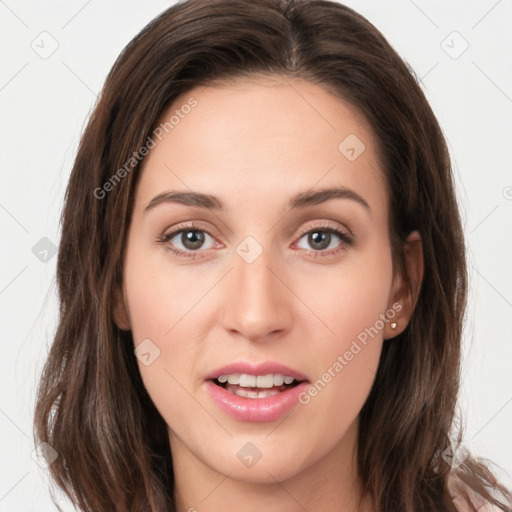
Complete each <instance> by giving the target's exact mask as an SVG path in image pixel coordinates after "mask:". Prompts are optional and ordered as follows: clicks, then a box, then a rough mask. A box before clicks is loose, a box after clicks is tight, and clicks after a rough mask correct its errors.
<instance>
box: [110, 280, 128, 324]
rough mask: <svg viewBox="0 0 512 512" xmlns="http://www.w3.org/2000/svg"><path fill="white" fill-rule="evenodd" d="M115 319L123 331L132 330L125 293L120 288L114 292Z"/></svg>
mask: <svg viewBox="0 0 512 512" xmlns="http://www.w3.org/2000/svg"><path fill="white" fill-rule="evenodd" d="M112 313H113V318H114V322H115V324H116V325H117V327H119V329H121V330H123V331H129V330H131V322H130V317H129V315H128V308H127V306H126V301H125V298H124V294H123V291H122V290H121V289H119V288H117V289H115V290H114V291H113V312H112Z"/></svg>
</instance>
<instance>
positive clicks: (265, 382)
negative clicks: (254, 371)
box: [256, 373, 274, 388]
mask: <svg viewBox="0 0 512 512" xmlns="http://www.w3.org/2000/svg"><path fill="white" fill-rule="evenodd" d="M273 385H274V376H273V375H272V374H271V373H269V374H268V375H260V376H259V377H258V378H257V380H256V386H258V387H259V388H271V387H272V386H273Z"/></svg>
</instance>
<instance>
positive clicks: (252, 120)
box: [139, 76, 387, 215]
mask: <svg viewBox="0 0 512 512" xmlns="http://www.w3.org/2000/svg"><path fill="white" fill-rule="evenodd" d="M190 105H194V106H193V107H190ZM159 128H160V130H159V132H158V133H159V138H155V137H153V138H154V141H155V142H156V145H155V146H154V147H153V148H152V149H151V151H150V152H149V154H148V156H147V157H146V159H145V161H144V163H143V167H142V176H141V183H140V184H139V191H140V195H141V196H143V197H142V198H141V199H143V200H145V201H146V202H147V201H149V200H150V199H151V197H152V196H153V195H154V194H156V193H159V192H162V191H163V190H164V189H169V190H171V189H172V190H176V189H180V190H186V189H193V190H195V191H200V192H205V193H209V194H212V195H215V196H218V197H225V198H229V199H228V200H227V201H226V202H228V203H230V204H231V205H235V204H245V205H247V203H248V202H251V201H253V202H256V203H258V206H261V202H260V201H261V200H262V199H263V198H266V199H269V196H272V198H274V197H282V199H283V201H284V200H285V199H286V198H288V197H290V196H293V195H295V194H296V193H298V192H301V191H304V190H307V189H314V188H324V187H329V186H339V185H341V186H345V187H348V188H351V189H353V190H355V191H357V192H358V193H360V194H361V195H363V196H364V197H365V198H366V199H367V200H368V202H371V203H372V210H377V211H378V212H379V215H380V214H383V213H385V210H386V202H387V201H386V192H385V190H386V189H387V187H386V182H385V178H384V176H383V173H382V171H381V169H380V168H379V165H378V163H377V157H376V148H375V144H374V140H373V135H372V133H371V130H370V129H369V127H368V126H367V124H366V121H365V119H364V118H363V117H362V116H361V115H360V114H359V113H358V111H357V110H356V109H355V108H353V107H352V106H351V105H350V104H348V103H346V102H344V101H343V100H341V99H340V98H338V97H335V96H333V95H332V94H331V93H329V92H328V91H327V90H326V89H324V88H323V87H322V86H320V85H315V84H311V83H309V82H306V81H303V80H300V79H293V80H292V79H289V78H286V79H285V78H282V77H269V76H265V77H252V78H242V79H237V80H235V81H230V82H225V83H216V84H214V85H211V86H199V87H195V88H193V89H191V90H190V91H188V92H186V93H183V94H181V95H180V96H178V97H177V98H176V99H175V100H174V101H173V103H172V105H171V106H170V107H169V108H167V109H166V110H165V112H164V113H163V114H162V116H161V118H160V120H159ZM160 139H161V140H160ZM267 206H270V204H267Z"/></svg>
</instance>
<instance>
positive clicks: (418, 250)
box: [384, 231, 424, 339]
mask: <svg viewBox="0 0 512 512" xmlns="http://www.w3.org/2000/svg"><path fill="white" fill-rule="evenodd" d="M404 253H405V260H406V265H407V270H408V273H409V276H410V286H408V284H407V282H406V280H405V279H404V277H403V276H401V275H397V276H396V278H395V281H394V283H393V289H392V293H391V301H390V304H389V307H393V305H394V304H400V309H399V312H398V308H394V309H395V310H396V311H397V315H396V316H395V317H394V318H393V320H392V321H390V322H388V323H387V324H386V327H385V328H384V339H390V338H394V337H395V336H397V335H398V334H400V333H401V332H403V331H404V330H405V328H406V327H407V324H408V323H409V320H410V319H411V316H412V313H413V311H414V308H415V306H416V302H417V300H418V296H419V292H420V289H421V283H422V281H423V268H424V262H423V245H422V241H421V236H420V234H419V232H418V231H412V232H411V233H410V234H409V236H408V237H407V240H406V242H405V245H404Z"/></svg>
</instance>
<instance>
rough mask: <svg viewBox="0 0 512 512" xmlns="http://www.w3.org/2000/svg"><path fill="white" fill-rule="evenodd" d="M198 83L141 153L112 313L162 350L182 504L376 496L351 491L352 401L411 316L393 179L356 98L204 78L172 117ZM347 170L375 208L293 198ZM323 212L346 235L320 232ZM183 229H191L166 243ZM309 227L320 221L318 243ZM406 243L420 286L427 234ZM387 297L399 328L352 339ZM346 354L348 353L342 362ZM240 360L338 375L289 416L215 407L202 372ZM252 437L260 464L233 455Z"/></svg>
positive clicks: (274, 510)
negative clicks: (215, 202)
mask: <svg viewBox="0 0 512 512" xmlns="http://www.w3.org/2000/svg"><path fill="white" fill-rule="evenodd" d="M190 97H193V98H195V100H197V106H196V107H195V108H194V109H193V110H192V111H191V112H190V113H189V114H188V115H186V116H184V118H183V119H180V121H179V124H177V125H176V126H174V128H173V129H172V130H171V131H169V133H168V134H165V136H164V137H163V138H162V141H161V142H158V144H157V145H156V146H155V147H154V148H153V149H151V151H150V153H149V155H148V157H147V158H146V159H145V162H144V166H143V170H142V176H141V177H140V183H139V186H138V189H137V193H136V200H135V206H134V212H133V218H132V221H131V224H130V229H129V236H128V243H127V247H126V257H125V266H124V283H123V290H122V294H121V293H119V294H118V303H117V307H116V314H115V318H116V322H117V324H118V325H119V327H121V328H123V329H131V330H132V333H133V339H134V344H135V346H138V345H139V344H140V343H141V342H142V341H143V340H145V339H147V338H149V339H150V340H151V341H152V343H154V345H155V346H156V347H158V349H159V350H160V354H159V356H158V357H156V359H154V361H153V362H152V363H151V364H150V365H148V366H146V365H144V364H142V363H141V362H140V361H139V368H140V372H141V375H142V378H143V381H144V384H145V386H146V388H147V390H148V393H149V395H150V396H151V398H152V400H153V402H154V403H155V405H156V407H157V408H158V410H159V411H160V413H161V414H162V417H163V418H164V419H165V421H166V423H167V425H168V427H169V436H170V442H171V449H172V456H173V465H174V470H175V499H176V502H177V510H179V511H188V510H194V509H195V510H197V511H198V512H203V511H205V512H208V511H218V510H230V509H232V508H233V504H236V509H237V510H238V511H239V512H243V511H255V510H266V511H270V512H283V511H290V512H292V511H293V512H295V511H303V510H308V511H309V512H315V511H323V512H325V511H339V512H355V511H360V512H363V511H364V512H369V511H371V510H372V509H371V508H370V504H369V503H368V502H367V501H366V500H365V499H363V500H362V502H361V503H360V504H359V505H358V500H359V498H360V493H361V484H360V481H359V478H358V474H357V466H356V463H355V460H356V459H355V457H356V453H357V452H356V446H357V444H356V442H357V428H358V415H359V412H360V410H361V408H362V406H363V405H364V403H365V401H366V398H367V396H368V394H369V392H370V389H371V386H372V384H373V381H374V378H375V373H376V371H377V366H378V361H379V356H380V353H381V349H382V344H383V343H385V340H386V339H389V338H393V337H395V336H396V335H397V334H399V333H400V332H401V331H402V330H403V329H405V327H406V325H407V322H408V321H409V319H410V315H411V313H412V309H413V307H414V302H415V299H416V293H412V292H410V291H409V290H408V289H406V287H405V286H404V283H403V280H402V278H401V277H400V276H399V275H398V274H396V275H394V274H393V268H392V260H391V248H390V239H389V232H388V225H387V219H388V206H387V204H388V203H387V202H388V197H387V192H386V190H387V189H386V185H385V179H384V176H383V174H382V171H381V170H380V169H379V165H378V162H377V157H376V153H375V144H374V141H373V139H372V134H371V133H370V131H369V130H368V128H367V127H366V126H365V123H364V121H363V119H362V118H361V117H360V116H359V115H358V113H357V112H356V111H355V110H354V109H353V108H352V107H351V106H350V105H348V104H347V103H345V102H343V101H341V100H340V99H338V98H336V97H334V96H332V95H331V94H329V93H328V92H327V91H326V90H324V89H323V88H322V87H320V86H318V85H313V84H310V83H308V82H304V81H301V80H293V81H290V80H289V79H283V78H280V77H266V78H265V79H258V80H256V79H254V78H253V79H251V80H247V79H243V80H237V81H236V82H232V83H230V84H224V85H222V86H221V85H218V86H215V87H198V88H195V89H193V90H191V91H189V92H188V93H186V94H183V95H182V96H181V97H179V98H177V99H176V101H175V102H174V104H173V105H172V107H171V108H170V109H169V111H168V112H166V113H165V115H164V116H162V119H163V120H165V119H168V118H169V115H170V114H171V113H172V110H174V109H176V108H179V107H180V105H183V104H185V103H186V102H187V100H188V99H189V98H190ZM350 134H355V135H356V136H357V138H358V139H359V140H360V141H361V142H362V143H363V144H364V145H365V149H364V151H362V152H361V153H360V154H359V155H358V156H357V154H356V156H357V158H355V159H354V160H353V161H351V160H350V159H349V158H347V154H346V153H344V152H343V150H342V151H340V150H339V149H338V146H339V145H340V143H341V142H342V141H343V140H344V139H345V138H346V137H347V136H348V135H350ZM348 149H349V153H348V154H349V156H350V157H353V156H354V155H353V152H351V151H350V147H349V148H348ZM356 153H357V152H356ZM340 186H343V187H346V188H348V189H350V190H351V191H353V192H355V193H356V194H358V195H359V196H360V197H361V198H363V199H364V201H365V202H366V203H367V204H368V208H367V207H366V206H364V205H363V204H361V203H360V202H359V201H357V200H354V199H352V198H347V197H345V198H335V199H331V200H329V201H326V202H322V203H319V204H315V205H309V206H306V207H303V208H296V209H290V208H289V206H288V202H289V201H290V198H291V197H293V196H295V195H296V194H299V193H301V192H306V191H309V192H316V191H318V190H320V189H324V188H330V187H340ZM166 191H185V192H190V191H196V192H201V193H204V194H211V195H213V196H216V197H217V198H219V199H220V200H221V201H222V202H223V203H224V208H223V209H219V210H209V209H206V208H202V207H199V206H191V205H183V204H177V203H171V202H163V203H161V204H159V205H157V206H154V207H153V208H150V209H149V210H147V211H145V208H146V206H147V205H148V204H149V203H150V201H151V200H152V199H153V198H154V197H155V196H156V195H158V194H161V193H163V192H166ZM191 223H192V224H194V227H193V228H191V227H190V224H191ZM326 226H327V227H328V228H332V229H336V230H339V231H340V232H342V233H345V234H350V235H351V236H352V240H353V241H352V243H347V242H346V241H344V240H343V239H342V238H340V237H339V236H338V235H336V234H331V235H330V238H328V237H329V235H328V232H327V233H326V232H325V229H326ZM177 228H180V229H185V230H186V231H185V232H184V233H181V234H177V235H174V236H173V237H172V238H171V239H169V240H166V241H158V238H159V237H160V238H161V236H162V234H167V233H170V232H171V231H173V230H175V229H177ZM187 230H188V231H187ZM190 230H192V231H194V230H199V232H200V234H202V235H203V237H204V242H203V244H202V245H200V246H199V248H197V247H198V244H197V242H195V243H196V245H194V246H193V245H191V244H190V243H188V239H187V238H186V235H187V232H190ZM201 230H203V231H201ZM196 232H197V231H196ZM311 232H320V234H322V233H324V234H325V237H327V240H326V243H325V248H322V247H319V246H320V244H319V242H316V244H315V241H314V240H312V239H311V236H310V235H309V236H308V234H310V233H311ZM248 236H251V237H252V239H254V240H255V241H256V242H257V244H254V242H251V243H253V245H252V246H245V247H250V250H251V251H254V250H256V249H255V247H258V246H259V247H260V248H261V251H262V252H261V254H259V256H258V257H257V258H256V259H255V260H254V261H252V262H251V263H248V262H247V261H246V260H245V259H244V258H243V257H241V256H240V253H239V252H237V247H239V245H240V244H241V242H243V241H244V240H245V239H246V237H248ZM196 240H197V239H196ZM170 247H173V248H175V249H177V250H180V251H181V252H182V253H186V254H189V255H192V256H194V257H180V256H176V255H175V254H172V253H171V252H170V251H169V250H166V248H167V249H168V248H170ZM336 251H337V252H336ZM406 251H407V258H408V260H407V261H408V265H409V268H410V271H411V276H412V280H413V284H414V286H415V289H416V290H417V288H418V287H419V284H420V283H421V279H422V276H423V263H422V262H423V259H422V251H421V240H420V237H419V235H418V233H417V232H413V233H412V234H411V236H410V237H409V240H408V242H407V245H406ZM393 305H395V309H393ZM398 308H399V312H398ZM390 310H393V311H394V313H396V316H394V318H393V319H392V321H393V322H396V323H397V328H396V329H393V328H392V327H391V322H392V321H387V322H383V324H384V325H383V326H382V328H380V329H377V330H378V333H377V334H374V335H373V336H371V337H369V336H368V339H367V344H366V345H364V346H361V350H360V351H358V352H357V353H356V354H355V355H353V356H352V357H350V354H346V353H347V351H349V352H350V349H351V347H353V342H354V340H356V341H357V340H358V335H360V337H361V333H362V332H364V331H365V329H366V328H370V327H371V326H377V327H380V323H378V320H379V318H382V316H381V315H386V311H390ZM386 318H387V317H386ZM359 345H361V343H359ZM345 355H347V356H348V357H346V356H345ZM338 356H342V357H343V358H344V361H345V363H346V364H343V365H342V370H341V371H339V370H338V371H335V372H334V377H333V376H332V375H333V370H332V368H333V364H334V363H335V362H336V361H337V360H338ZM242 360H243V361H250V362H253V363H260V362H262V361H267V360H272V361H277V362H280V363H283V364H286V365H287V366H289V367H291V368H294V369H296V370H298V371H300V372H302V373H303V374H305V375H306V376H307V377H308V380H309V381H310V382H311V383H313V382H315V381H317V379H320V378H322V375H323V374H325V372H327V371H328V369H329V368H331V379H330V380H329V382H328V384H327V385H326V386H325V387H324V388H323V389H322V390H321V391H320V392H318V394H316V395H315V396H313V397H310V400H309V402H308V403H306V404H304V403H298V404H297V405H296V407H295V408H294V409H293V411H292V413H291V414H289V415H288V416H287V417H285V418H282V419H280V420H279V421H275V422H263V423H255V422H248V421H240V420H237V419H234V418H232V417H231V416H229V415H227V414H226V413H225V412H223V411H221V410H220V409H219V408H218V407H217V405H216V404H215V403H214V402H213V401H212V399H211V398H210V396H209V394H208V393H207V392H206V390H205V380H204V379H205V375H206V374H208V373H209V372H211V371H212V370H214V369H216V368H218V367H220V366H223V365H225V364H228V363H231V362H233V361H242ZM338 368H339V366H338ZM248 442H250V443H252V444H253V445H255V446H256V447H257V448H258V450H259V451H260V452H261V454H262V456H261V459H260V460H259V461H258V462H257V463H256V464H254V465H253V466H251V467H247V466H246V465H245V464H243V463H242V462H241V460H240V459H239V458H238V457H237V453H238V452H239V450H240V449H241V448H242V447H243V446H245V445H246V444H247V443H248Z"/></svg>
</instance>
